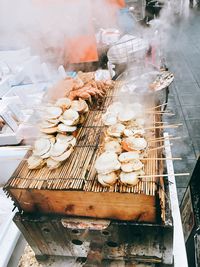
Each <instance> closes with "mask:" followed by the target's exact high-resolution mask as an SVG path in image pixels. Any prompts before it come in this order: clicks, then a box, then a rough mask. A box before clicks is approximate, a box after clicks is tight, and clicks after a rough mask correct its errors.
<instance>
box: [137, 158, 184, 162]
mask: <svg viewBox="0 0 200 267" xmlns="http://www.w3.org/2000/svg"><path fill="white" fill-rule="evenodd" d="M139 160H141V161H143V160H182V158H139Z"/></svg>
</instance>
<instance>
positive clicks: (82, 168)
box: [3, 36, 187, 267]
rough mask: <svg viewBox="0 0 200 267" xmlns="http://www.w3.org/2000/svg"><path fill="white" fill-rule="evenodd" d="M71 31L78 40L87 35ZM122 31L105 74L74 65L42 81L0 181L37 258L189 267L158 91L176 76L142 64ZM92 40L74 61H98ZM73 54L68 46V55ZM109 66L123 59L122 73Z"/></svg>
mask: <svg viewBox="0 0 200 267" xmlns="http://www.w3.org/2000/svg"><path fill="white" fill-rule="evenodd" d="M77 38H78V39H76V44H77V40H79V42H80V41H81V40H83V39H85V36H84V37H80V36H79V37H77ZM82 38H83V39H82ZM121 38H124V39H119V42H118V43H115V44H113V45H112V46H110V48H109V50H108V54H107V56H108V60H109V63H110V65H109V64H108V65H109V66H110V67H111V68H110V70H111V71H110V72H108V71H107V70H97V71H93V70H92V71H90V72H88V71H87V72H83V71H77V69H76V72H75V75H74V76H73V77H72V76H71V75H66V77H65V78H64V79H62V80H61V81H59V82H57V83H53V84H48V90H47V91H45V93H44V94H43V95H42V98H41V99H40V101H39V102H38V103H36V104H34V105H33V107H32V109H33V110H34V115H35V116H36V117H37V121H36V123H34V124H33V125H31V124H32V121H31V120H28V121H26V122H25V124H30V125H29V126H33V128H35V129H37V134H36V135H35V138H34V139H35V140H34V141H33V142H32V141H31V143H30V146H29V147H28V151H27V153H26V155H25V156H24V157H23V158H22V159H21V158H20V164H19V166H18V167H17V168H16V170H15V172H14V173H13V174H12V176H11V178H10V179H9V180H8V181H6V183H5V185H4V188H3V189H4V192H5V193H6V195H7V196H8V197H9V198H11V199H12V201H13V203H14V206H15V208H17V212H16V213H15V215H14V218H13V220H14V222H15V224H16V225H17V227H18V228H19V230H20V231H21V233H22V234H23V236H24V238H25V239H26V241H27V242H28V244H29V245H30V246H31V248H32V249H33V251H34V253H35V256H36V258H37V259H38V260H39V261H40V260H44V259H46V258H48V257H51V256H65V257H73V258H79V260H78V261H79V263H80V264H82V266H107V265H106V264H109V263H111V262H115V261H125V262H126V263H127V264H133V263H134V264H140V263H143V264H144V265H145V266H147V265H148V266H166V265H167V266H176V267H178V266H183V267H184V266H187V260H186V258H185V254H184V246H183V242H182V241H183V235H182V231H181V223H180V214H179V211H178V201H177V196H176V191H175V189H174V188H175V179H174V177H175V176H176V175H177V176H178V175H184V174H174V171H173V163H172V161H173V160H180V158H173V157H172V155H171V151H170V145H171V144H170V141H171V140H174V139H176V137H174V136H169V135H168V134H164V131H165V129H167V128H177V127H179V123H177V124H172V125H168V124H166V123H165V122H164V121H163V120H162V115H163V114H165V115H168V116H171V115H172V113H171V112H170V111H167V110H165V107H166V104H167V103H166V102H165V101H163V102H162V100H161V99H160V95H159V94H158V92H163V91H164V89H166V88H167V87H168V86H169V85H170V84H171V82H172V81H173V79H174V77H173V74H172V73H170V72H169V71H167V70H160V69H156V71H154V72H152V71H150V70H149V69H148V68H146V60H145V59H146V56H147V52H148V51H147V50H148V48H149V45H148V43H147V42H145V40H144V39H143V38H141V37H139V36H125V37H124V36H122V37H121ZM70 45H71V47H74V49H75V51H77V49H78V50H79V51H80V49H79V47H78V46H77V47H75V46H74V45H73V42H72V43H71V44H70ZM91 45H92V49H89V52H91V53H89V54H88V53H87V56H86V57H81V58H82V60H81V63H88V62H96V61H97V60H98V53H97V50H96V48H95V46H94V42H92V41H91V43H90V44H89V47H91ZM86 51H88V50H87V49H83V50H82V52H83V54H84V53H86ZM77 53H78V52H77ZM76 55H77V54H76V53H75V54H70V56H71V57H70V58H68V59H70V60H71V63H75V64H76V63H77V62H78V61H77V60H76V59H75V56H76ZM79 58H80V57H79ZM79 63H80V62H78V64H79ZM115 64H116V65H121V64H122V65H123V66H125V71H124V72H123V73H122V74H121V75H120V76H119V75H118V73H115V74H114V76H113V73H112V71H113V67H115V66H113V65H115ZM87 67H88V66H87ZM137 67H138V68H137ZM136 69H137V71H136ZM138 69H139V70H138ZM115 70H116V69H115ZM116 74H117V75H116ZM112 77H113V79H112ZM114 80H115V81H114ZM4 122H5V119H4ZM26 150H27V147H26ZM8 160H10V161H12V160H15V161H16V160H19V158H17V157H16V156H14V157H10V158H9V159H8ZM185 175H187V174H185ZM172 184H173V186H172ZM175 222H176V223H177V222H178V223H177V224H175ZM177 226H178V227H177ZM178 235H179V238H178V239H179V240H178V242H177V236H178ZM179 242H180V243H181V247H183V252H182V253H183V256H182V258H181V257H180V255H179V256H177V255H178V254H179V251H178V246H179ZM182 262H184V264H182ZM174 263H175V264H174ZM180 263H181V264H182V265H180ZM108 266H109V265H108ZM136 266H137V265H136ZM138 266H139V265H138Z"/></svg>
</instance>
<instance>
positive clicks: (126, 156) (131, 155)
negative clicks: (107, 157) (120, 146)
mask: <svg viewBox="0 0 200 267" xmlns="http://www.w3.org/2000/svg"><path fill="white" fill-rule="evenodd" d="M134 159H139V153H137V152H133V151H132V152H124V153H122V154H120V155H119V161H120V162H121V163H127V162H129V161H131V160H134Z"/></svg>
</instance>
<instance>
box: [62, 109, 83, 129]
mask: <svg viewBox="0 0 200 267" xmlns="http://www.w3.org/2000/svg"><path fill="white" fill-rule="evenodd" d="M60 121H62V122H63V123H64V124H65V125H67V126H72V125H76V124H77V123H78V121H79V114H78V112H77V111H75V110H73V109H68V110H66V111H65V112H64V113H63V115H62V116H61V117H60Z"/></svg>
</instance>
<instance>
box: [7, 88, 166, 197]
mask: <svg viewBox="0 0 200 267" xmlns="http://www.w3.org/2000/svg"><path fill="white" fill-rule="evenodd" d="M117 89H118V86H116V87H115V89H114V90H112V91H109V92H108V94H107V96H106V97H104V99H103V100H102V105H101V106H100V108H99V109H98V110H97V109H91V110H90V112H89V114H88V117H87V119H86V121H85V124H84V126H82V127H81V128H80V129H79V133H78V137H77V145H76V146H75V149H74V152H73V153H72V155H71V156H70V158H69V159H68V160H67V161H66V162H65V163H64V164H62V165H61V166H60V167H59V168H57V169H55V170H53V171H50V170H49V169H48V168H47V167H43V168H42V169H40V170H29V169H28V167H27V162H26V161H22V162H21V164H20V165H19V167H18V168H17V170H16V171H15V173H14V174H13V176H12V177H11V179H10V180H9V181H8V183H7V184H6V186H5V188H20V189H48V190H81V191H87V192H88V191H92V192H113V193H115V192H120V193H135V194H146V195H151V196H155V194H156V192H157V189H158V184H160V179H161V178H154V177H152V178H142V179H141V180H140V181H139V183H138V184H137V185H136V186H132V187H130V186H125V185H121V184H120V183H117V184H115V186H113V187H110V188H107V187H102V186H101V185H100V184H99V183H98V181H97V174H96V171H95V168H94V164H95V161H96V158H97V157H98V155H99V154H100V153H101V139H102V137H103V133H104V130H105V127H104V126H103V123H102V121H101V117H102V113H103V112H104V111H106V109H107V107H108V106H109V105H110V104H111V102H113V101H114V100H115V98H116V97H117V96H116V95H117V94H116V91H117ZM151 119H152V125H155V124H156V123H157V122H160V115H158V114H152V115H151ZM159 136H161V131H159V130H158V129H154V130H151V131H148V133H147V135H146V138H147V139H151V140H152V139H154V138H156V137H159ZM157 146H161V142H152V143H150V147H151V148H156V147H157ZM30 153H31V152H28V154H27V157H28V156H29V155H30ZM147 157H148V158H155V160H149V161H147V162H146V163H145V173H146V175H155V174H160V173H163V168H162V162H161V161H159V160H156V158H161V157H162V151H161V149H158V150H157V149H155V150H152V151H149V152H148V154H147ZM159 195H160V197H161V198H162V199H163V200H164V192H163V190H160V189H159ZM161 195H162V196H161Z"/></svg>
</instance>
